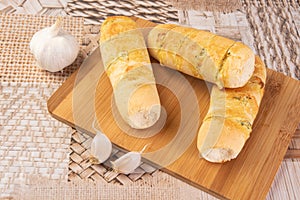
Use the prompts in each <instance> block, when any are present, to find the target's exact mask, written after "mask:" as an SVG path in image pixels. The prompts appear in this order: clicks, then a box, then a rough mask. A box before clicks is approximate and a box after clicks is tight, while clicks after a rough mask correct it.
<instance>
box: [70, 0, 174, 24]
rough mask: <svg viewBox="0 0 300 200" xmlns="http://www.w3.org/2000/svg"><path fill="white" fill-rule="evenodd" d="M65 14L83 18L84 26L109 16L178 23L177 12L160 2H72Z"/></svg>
mask: <svg viewBox="0 0 300 200" xmlns="http://www.w3.org/2000/svg"><path fill="white" fill-rule="evenodd" d="M65 12H66V13H67V14H68V15H71V16H81V17H84V18H85V23H86V24H100V23H102V22H103V20H104V19H105V18H106V17H107V16H111V15H125V16H135V17H140V18H143V19H148V20H151V21H153V22H159V23H166V22H178V15H177V10H176V9H174V8H173V7H172V6H171V5H170V4H168V3H166V2H165V1H162V0H156V1H151V0H146V1H145V0H126V1H111V0H106V1H103V0H102V1H90V0H83V1H79V0H73V1H71V2H69V3H68V5H67V7H66V8H65Z"/></svg>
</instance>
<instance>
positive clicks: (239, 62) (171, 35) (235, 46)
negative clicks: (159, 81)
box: [147, 24, 254, 88]
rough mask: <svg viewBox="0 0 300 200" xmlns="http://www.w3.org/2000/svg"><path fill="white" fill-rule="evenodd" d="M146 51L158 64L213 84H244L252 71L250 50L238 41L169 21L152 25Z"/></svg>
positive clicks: (222, 85)
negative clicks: (168, 22) (147, 50)
mask: <svg viewBox="0 0 300 200" xmlns="http://www.w3.org/2000/svg"><path fill="white" fill-rule="evenodd" d="M147 43H148V48H149V52H150V55H151V56H153V57H154V58H156V59H157V60H158V61H159V62H160V63H161V64H162V65H165V66H167V67H170V68H173V69H176V70H179V71H181V72H183V73H186V74H189V75H191V76H194V77H196V78H200V79H203V80H206V81H209V82H212V83H215V84H217V86H218V87H219V88H223V87H226V88H237V87H242V86H244V85H245V84H246V83H247V82H248V80H249V79H250V77H251V75H252V74H253V71H254V53H253V52H252V51H251V49H250V48H249V47H247V46H246V45H244V44H242V43H241V42H235V41H233V40H230V39H227V38H225V37H221V36H218V35H215V34H213V33H210V32H207V31H202V30H197V29H194V28H189V27H182V26H178V25H173V24H160V25H157V26H156V27H154V28H153V29H152V30H151V31H150V33H149V35H148V38H147Z"/></svg>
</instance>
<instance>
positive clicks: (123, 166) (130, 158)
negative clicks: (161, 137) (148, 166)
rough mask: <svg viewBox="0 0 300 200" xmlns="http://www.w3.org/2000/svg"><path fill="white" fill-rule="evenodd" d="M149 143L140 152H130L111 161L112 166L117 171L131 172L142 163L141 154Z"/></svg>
mask: <svg viewBox="0 0 300 200" xmlns="http://www.w3.org/2000/svg"><path fill="white" fill-rule="evenodd" d="M146 147H147V145H146V146H145V147H144V148H143V149H142V150H141V151H140V152H128V153H126V154H124V155H123V156H121V157H120V158H118V159H117V160H115V161H111V165H112V168H113V170H114V171H115V172H117V173H122V174H130V173H132V172H134V170H135V169H136V168H138V167H139V166H140V164H141V159H142V156H141V154H142V153H143V151H144V150H145V149H146Z"/></svg>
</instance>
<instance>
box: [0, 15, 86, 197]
mask: <svg viewBox="0 0 300 200" xmlns="http://www.w3.org/2000/svg"><path fill="white" fill-rule="evenodd" d="M55 19H56V17H46V16H32V15H17V14H12V15H0V49H1V51H0V197H1V196H3V195H6V194H9V193H10V192H11V191H14V187H15V185H16V184H18V177H19V175H20V174H39V175H40V176H44V177H47V178H49V179H63V180H66V179H67V174H68V162H69V155H68V153H69V145H70V140H71V134H72V129H71V128H70V127H68V126H67V125H65V124H63V123H60V122H59V121H57V120H55V119H53V118H52V117H51V116H50V115H49V113H48V111H47V100H48V99H49V97H50V96H51V95H52V93H53V92H54V91H55V90H56V89H57V88H58V87H59V86H60V85H61V84H62V82H63V81H64V80H65V79H66V78H67V77H68V76H69V75H70V74H71V73H72V72H73V71H74V70H75V69H76V68H78V66H79V63H80V62H81V61H80V56H79V59H78V60H77V61H76V62H75V63H74V64H73V65H71V66H70V67H68V68H67V69H66V70H64V72H63V73H49V72H46V71H43V70H40V69H39V68H37V67H36V66H35V60H34V58H33V56H32V54H31V53H30V51H29V46H28V44H29V41H30V39H31V37H32V35H33V34H34V33H35V32H36V31H37V30H40V29H41V28H44V27H46V26H50V25H51V24H53V23H54V21H55ZM63 20H64V28H65V29H66V30H68V31H70V32H71V33H72V34H73V35H74V36H75V37H76V38H77V39H78V40H79V41H80V39H81V38H82V33H83V19H82V18H70V17H66V18H64V19H63Z"/></svg>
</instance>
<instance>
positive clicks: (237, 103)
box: [197, 56, 266, 163]
mask: <svg viewBox="0 0 300 200" xmlns="http://www.w3.org/2000/svg"><path fill="white" fill-rule="evenodd" d="M265 81H266V68H265V66H264V64H263V62H262V61H261V60H260V58H259V57H258V56H256V57H255V71H254V73H253V75H252V77H251V78H250V80H249V81H248V83H247V84H246V85H245V86H244V87H241V88H236V89H226V90H220V89H218V88H217V87H216V86H213V88H212V91H211V96H210V98H211V99H210V107H209V110H208V113H207V115H206V116H205V118H204V121H203V123H202V125H201V127H200V129H199V132H198V138H197V147H198V150H199V152H200V155H201V156H202V157H203V158H204V159H206V160H208V161H210V162H216V163H220V162H225V161H229V160H231V159H234V158H236V156H237V155H238V154H239V152H240V151H241V150H242V148H243V146H244V144H245V142H246V140H247V139H248V138H249V136H250V132H251V131H252V125H253V122H254V119H255V117H256V115H257V113H258V110H259V105H260V102H261V99H262V97H263V94H264V87H265Z"/></svg>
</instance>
